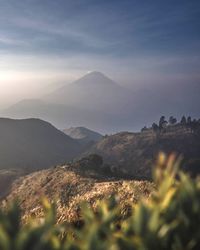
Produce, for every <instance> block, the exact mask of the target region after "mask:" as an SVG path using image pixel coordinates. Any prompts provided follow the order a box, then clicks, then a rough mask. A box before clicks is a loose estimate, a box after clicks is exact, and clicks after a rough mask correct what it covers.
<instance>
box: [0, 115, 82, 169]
mask: <svg viewBox="0 0 200 250" xmlns="http://www.w3.org/2000/svg"><path fill="white" fill-rule="evenodd" d="M0 138H1V139H0V168H4V169H5V168H26V169H39V168H46V167H50V166H52V165H55V164H59V163H63V162H66V161H68V160H71V159H72V158H73V157H74V156H76V155H77V154H78V153H79V152H80V145H79V144H78V143H77V142H76V141H75V140H73V139H72V138H70V137H69V136H67V135H66V134H64V133H63V132H61V131H59V130H58V129H56V128H55V127H53V126H52V125H51V124H50V123H48V122H45V121H42V120H39V119H26V120H12V119H6V118H0Z"/></svg>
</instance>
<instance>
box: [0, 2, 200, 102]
mask: <svg viewBox="0 0 200 250" xmlns="http://www.w3.org/2000/svg"><path fill="white" fill-rule="evenodd" d="M199 51H200V1H199V0H168V1H160V0H154V1H153V0H146V1H145V0H140V1H139V0H137V1H136V0H105V1H104V0H98V1H97V0H0V104H1V103H3V102H5V101H10V100H14V99H15V97H16V96H17V97H18V98H21V97H25V96H31V95H34V94H35V93H36V92H37V93H38V90H39V92H40V94H43V93H45V92H46V91H49V90H50V89H51V87H52V86H53V85H52V84H53V83H56V82H57V83H59V82H70V81H72V80H74V79H77V78H79V77H80V76H82V75H83V74H85V73H86V72H88V71H92V70H98V71H102V72H104V73H105V74H107V75H108V76H110V77H111V78H113V79H114V80H116V81H118V82H119V83H121V84H126V85H130V86H132V87H134V88H138V87H140V86H143V85H146V84H153V83H155V84H167V82H169V81H170V82H174V83H176V82H184V83H186V82H188V84H189V83H190V82H199V83H200V73H199V69H200V52H199Z"/></svg>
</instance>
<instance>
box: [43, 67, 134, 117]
mask: <svg viewBox="0 0 200 250" xmlns="http://www.w3.org/2000/svg"><path fill="white" fill-rule="evenodd" d="M132 97H133V96H132V95H131V93H130V91H129V90H128V89H126V88H124V87H122V86H120V85H118V84H117V83H115V82H114V81H112V80H111V79H110V78H108V77H107V76H105V75H104V74H102V73H101V72H97V71H94V72H91V73H88V74H87V75H85V76H83V77H82V78H80V79H79V80H77V81H75V82H73V83H71V84H67V85H65V86H63V87H61V88H59V89H57V90H56V91H54V92H52V94H50V95H48V96H46V97H45V100H46V101H48V102H51V103H56V104H64V105H70V106H73V107H81V108H84V109H86V110H97V111H103V112H105V110H106V111H107V112H108V113H116V111H117V112H119V110H121V111H122V110H124V108H125V107H127V105H128V104H129V101H130V98H132Z"/></svg>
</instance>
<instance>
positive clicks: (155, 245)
mask: <svg viewBox="0 0 200 250" xmlns="http://www.w3.org/2000/svg"><path fill="white" fill-rule="evenodd" d="M179 163H180V159H176V157H175V156H174V155H171V156H170V157H169V158H168V159H166V157H165V156H164V155H163V154H161V155H160V157H159V160H158V163H157V166H156V168H155V170H154V175H153V177H154V181H155V184H156V187H157V188H156V191H155V193H153V194H152V196H151V197H150V199H149V200H148V201H145V200H142V201H140V202H139V203H138V204H137V205H134V204H133V207H132V208H131V211H132V210H133V213H131V214H130V216H129V217H128V218H126V217H125V218H126V219H123V214H121V213H120V211H121V209H120V205H118V202H117V198H116V197H111V198H109V199H108V200H107V201H104V202H100V204H99V206H98V208H97V210H96V211H92V210H91V208H90V207H89V205H88V204H84V205H83V206H82V222H80V223H77V225H78V226H77V225H69V224H65V225H64V224H63V225H55V218H56V216H55V208H54V206H51V205H50V204H49V203H48V202H47V201H44V210H45V218H44V221H43V222H38V221H37V220H36V219H33V220H31V221H30V222H29V223H28V224H27V225H23V226H21V224H20V210H19V207H18V206H17V205H16V204H14V205H13V206H12V207H11V208H10V209H9V210H8V211H7V212H5V211H1V212H0V249H1V250H32V249H37V250H43V249H45V250H64V249H66V250H67V249H71V250H79V249H85V250H86V249H91V250H95V249H96V250H100V249H101V250H102V249H111V250H112V249H113V250H118V249H119V250H120V249H127V250H128V249H137V250H156V249H161V250H170V249H172V250H183V249H185V250H192V249H195V250H197V249H198V250H199V249H200V181H199V179H191V178H190V177H189V176H188V175H186V174H184V173H183V172H181V171H179V170H178V166H179Z"/></svg>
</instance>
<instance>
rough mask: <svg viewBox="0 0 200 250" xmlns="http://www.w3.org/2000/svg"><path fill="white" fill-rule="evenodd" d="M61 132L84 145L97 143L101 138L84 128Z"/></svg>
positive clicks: (73, 128) (94, 132)
mask: <svg viewBox="0 0 200 250" xmlns="http://www.w3.org/2000/svg"><path fill="white" fill-rule="evenodd" d="M63 132H64V133H65V134H66V135H68V136H70V137H71V138H73V139H76V140H78V141H79V142H81V143H84V144H85V143H94V142H98V141H100V140H101V138H102V135H101V134H99V133H97V132H96V131H93V130H90V129H88V128H85V127H71V128H68V129H64V130H63Z"/></svg>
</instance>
